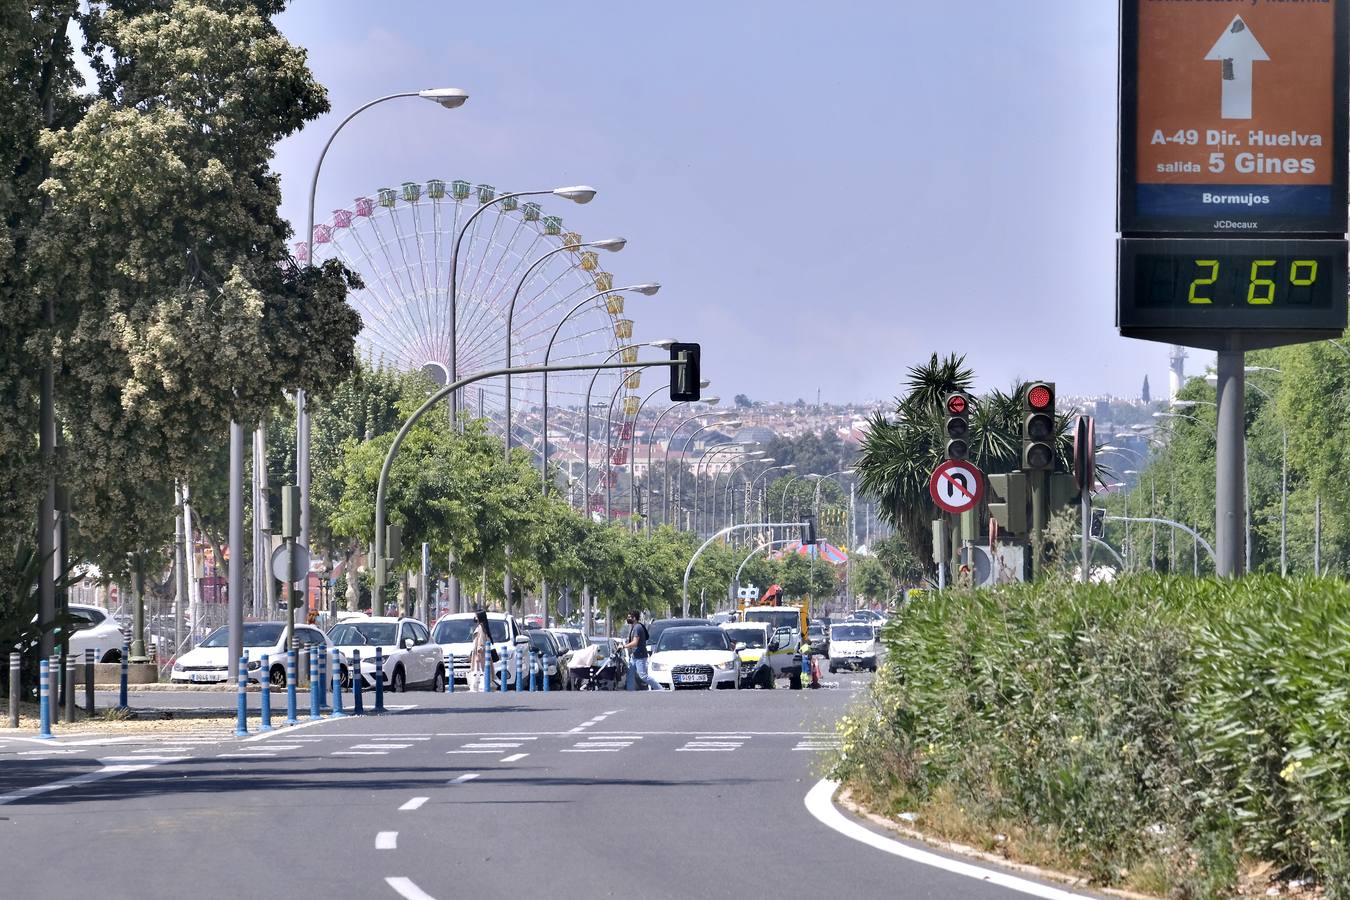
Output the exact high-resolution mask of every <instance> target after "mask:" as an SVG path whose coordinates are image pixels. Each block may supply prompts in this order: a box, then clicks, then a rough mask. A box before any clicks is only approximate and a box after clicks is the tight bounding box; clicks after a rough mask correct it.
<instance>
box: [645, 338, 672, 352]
mask: <svg viewBox="0 0 1350 900" xmlns="http://www.w3.org/2000/svg"><path fill="white" fill-rule="evenodd" d="M674 344H675V341H673V340H671V339H670V338H661V340H659V341H648V342H647V346H648V347H655V348H656V349H658V350H669V349H670V348H671V347H672V346H674Z"/></svg>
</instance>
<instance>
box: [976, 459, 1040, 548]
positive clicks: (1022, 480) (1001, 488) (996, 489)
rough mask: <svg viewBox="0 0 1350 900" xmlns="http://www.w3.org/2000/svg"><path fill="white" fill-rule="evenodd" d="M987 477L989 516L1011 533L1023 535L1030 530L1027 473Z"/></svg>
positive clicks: (1010, 473)
mask: <svg viewBox="0 0 1350 900" xmlns="http://www.w3.org/2000/svg"><path fill="white" fill-rule="evenodd" d="M985 479H986V481H987V482H988V484H989V518H991V519H993V520H995V521H996V522H998V525H999V528H1001V529H1002V530H1003V531H1006V532H1008V533H1009V534H1012V535H1016V536H1021V535H1024V534H1026V533H1027V532H1029V531H1030V530H1031V520H1030V518H1029V517H1028V516H1027V496H1028V494H1027V476H1026V473H1025V472H1009V473H1007V474H1006V475H1003V474H999V475H987V476H985Z"/></svg>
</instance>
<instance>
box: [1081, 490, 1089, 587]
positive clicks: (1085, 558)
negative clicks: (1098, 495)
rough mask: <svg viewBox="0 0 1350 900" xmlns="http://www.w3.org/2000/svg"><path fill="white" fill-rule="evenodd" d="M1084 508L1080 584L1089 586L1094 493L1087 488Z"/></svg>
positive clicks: (1083, 502) (1084, 496)
mask: <svg viewBox="0 0 1350 900" xmlns="http://www.w3.org/2000/svg"><path fill="white" fill-rule="evenodd" d="M1079 506H1081V507H1082V513H1083V515H1082V523H1083V549H1082V556H1081V557H1080V559H1081V560H1082V563H1081V565H1079V567H1078V568H1079V569H1080V574H1079V576H1078V580H1079V582H1081V583H1082V584H1087V583H1088V581H1089V567H1090V566H1091V565H1092V493H1091V492H1090V491H1088V489H1087V488H1083V493H1082V499H1081V501H1080V502H1079Z"/></svg>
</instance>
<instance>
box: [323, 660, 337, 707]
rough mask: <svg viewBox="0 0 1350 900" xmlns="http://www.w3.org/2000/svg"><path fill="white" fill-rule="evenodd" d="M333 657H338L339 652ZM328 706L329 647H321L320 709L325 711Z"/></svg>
mask: <svg viewBox="0 0 1350 900" xmlns="http://www.w3.org/2000/svg"><path fill="white" fill-rule="evenodd" d="M333 656H334V657H336V656H337V651H336V650H334V651H333ZM327 705H328V645H327V644H326V643H325V644H320V645H319V709H320V711H322V710H323V708H324V707H326V706H327Z"/></svg>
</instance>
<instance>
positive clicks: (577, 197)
mask: <svg viewBox="0 0 1350 900" xmlns="http://www.w3.org/2000/svg"><path fill="white" fill-rule="evenodd" d="M553 195H554V196H555V197H562V198H563V199H564V200H571V201H572V202H573V203H590V202H591V201H592V200H594V199H595V188H593V187H591V186H590V185H586V184H574V185H572V186H570V187H560V188H554V189H553Z"/></svg>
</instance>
